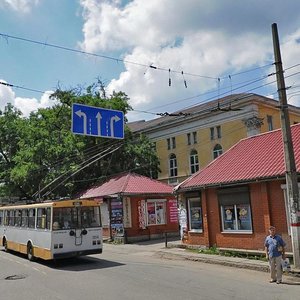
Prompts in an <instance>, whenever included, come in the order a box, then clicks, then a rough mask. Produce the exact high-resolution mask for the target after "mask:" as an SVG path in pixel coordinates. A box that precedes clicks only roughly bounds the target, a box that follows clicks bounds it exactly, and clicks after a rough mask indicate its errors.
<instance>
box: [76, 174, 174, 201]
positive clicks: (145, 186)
mask: <svg viewBox="0 0 300 300" xmlns="http://www.w3.org/2000/svg"><path fill="white" fill-rule="evenodd" d="M172 192H173V187H172V186H170V185H168V184H165V183H163V182H160V181H158V180H154V179H151V178H148V177H145V176H142V175H138V174H135V173H122V174H119V175H117V176H114V177H112V178H110V179H108V180H107V181H106V182H104V183H102V184H100V185H98V186H94V187H92V188H90V189H88V190H86V191H85V192H83V193H82V194H81V196H80V198H96V197H104V196H109V195H114V194H126V195H136V194H170V195H171V194H172Z"/></svg>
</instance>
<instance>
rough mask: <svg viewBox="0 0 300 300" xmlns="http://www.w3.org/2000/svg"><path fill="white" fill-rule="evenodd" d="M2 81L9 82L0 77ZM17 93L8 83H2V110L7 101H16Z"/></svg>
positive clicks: (0, 107)
mask: <svg viewBox="0 0 300 300" xmlns="http://www.w3.org/2000/svg"><path fill="white" fill-rule="evenodd" d="M0 82H4V83H7V82H6V81H5V80H2V79H0ZM14 98H15V93H14V91H13V90H12V89H11V88H10V87H9V86H6V85H3V84H0V110H2V109H3V108H4V107H5V105H6V104H7V103H12V104H13V102H14Z"/></svg>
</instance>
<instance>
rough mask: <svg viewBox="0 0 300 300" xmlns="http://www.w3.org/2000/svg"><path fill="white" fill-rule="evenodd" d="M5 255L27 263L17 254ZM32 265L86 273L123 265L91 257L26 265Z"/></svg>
mask: <svg viewBox="0 0 300 300" xmlns="http://www.w3.org/2000/svg"><path fill="white" fill-rule="evenodd" d="M3 252H4V250H3ZM6 254H7V255H10V256H11V258H12V257H13V256H15V257H19V258H22V259H24V260H25V261H28V260H27V256H26V255H24V254H22V253H19V252H14V251H9V252H8V253H6ZM34 263H38V264H40V265H43V266H44V267H48V268H52V269H57V270H64V271H87V270H94V269H105V268H113V267H120V266H123V265H124V264H122V263H118V262H115V261H110V260H105V259H101V258H96V257H91V256H80V257H73V258H65V259H59V260H42V259H37V260H36V261H35V262H29V261H28V264H34Z"/></svg>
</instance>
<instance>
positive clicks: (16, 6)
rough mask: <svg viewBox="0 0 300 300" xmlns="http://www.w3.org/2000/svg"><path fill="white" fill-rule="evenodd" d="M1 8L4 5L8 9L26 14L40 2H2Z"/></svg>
mask: <svg viewBox="0 0 300 300" xmlns="http://www.w3.org/2000/svg"><path fill="white" fill-rule="evenodd" d="M2 1H4V2H2V4H0V8H1V6H2V7H4V6H5V5H6V6H8V7H10V8H11V9H13V10H15V11H18V12H22V13H28V12H30V10H31V8H32V7H33V6H35V5H37V4H38V3H39V1H40V0H2Z"/></svg>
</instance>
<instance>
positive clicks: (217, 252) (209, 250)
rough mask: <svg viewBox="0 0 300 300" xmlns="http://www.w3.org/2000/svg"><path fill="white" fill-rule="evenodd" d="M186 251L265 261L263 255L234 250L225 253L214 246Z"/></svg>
mask: <svg viewBox="0 0 300 300" xmlns="http://www.w3.org/2000/svg"><path fill="white" fill-rule="evenodd" d="M188 251H191V252H194V253H195V252H196V253H203V254H211V255H222V256H229V257H240V258H247V259H254V260H261V261H267V259H266V257H265V255H264V254H251V253H241V252H238V251H234V250H226V251H225V250H220V249H218V248H217V247H216V246H213V247H210V248H203V249H188Z"/></svg>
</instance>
